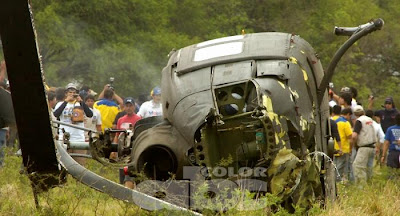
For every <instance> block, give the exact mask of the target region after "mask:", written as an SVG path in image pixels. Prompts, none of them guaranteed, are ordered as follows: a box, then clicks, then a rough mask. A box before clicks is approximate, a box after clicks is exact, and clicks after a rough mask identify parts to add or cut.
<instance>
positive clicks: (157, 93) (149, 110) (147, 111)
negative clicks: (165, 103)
mask: <svg viewBox="0 0 400 216" xmlns="http://www.w3.org/2000/svg"><path fill="white" fill-rule="evenodd" d="M151 97H152V98H153V99H152V100H150V101H146V102H144V103H143V104H142V106H140V109H139V112H138V115H139V116H141V117H142V118H148V117H152V116H162V114H163V113H162V106H161V89H160V88H159V87H155V88H154V89H153V90H152V91H151Z"/></svg>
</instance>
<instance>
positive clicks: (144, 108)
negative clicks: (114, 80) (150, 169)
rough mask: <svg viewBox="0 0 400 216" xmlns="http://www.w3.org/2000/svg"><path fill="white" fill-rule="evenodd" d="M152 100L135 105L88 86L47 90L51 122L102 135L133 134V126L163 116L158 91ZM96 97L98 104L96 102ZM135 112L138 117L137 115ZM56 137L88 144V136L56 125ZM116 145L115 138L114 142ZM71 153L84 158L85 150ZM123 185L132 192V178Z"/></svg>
mask: <svg viewBox="0 0 400 216" xmlns="http://www.w3.org/2000/svg"><path fill="white" fill-rule="evenodd" d="M150 96H151V100H149V101H146V102H144V103H138V102H136V101H135V99H134V98H133V97H125V98H124V99H123V98H122V97H120V96H119V95H118V94H117V93H116V92H115V90H114V88H113V87H112V86H111V85H109V84H107V85H105V86H104V88H103V90H102V91H101V93H100V94H99V95H98V96H97V93H96V92H95V91H93V90H92V89H90V88H89V87H87V86H83V87H82V88H80V89H79V88H78V87H77V86H76V85H75V84H73V83H69V84H68V85H67V86H66V87H65V88H49V89H48V90H47V97H48V104H49V109H50V110H51V114H52V118H53V119H58V120H59V121H61V122H65V123H69V124H74V125H77V126H81V127H85V128H89V129H92V130H94V131H98V132H104V130H105V129H107V128H110V129H118V130H121V129H130V130H133V129H134V127H135V124H136V122H138V121H139V120H140V119H142V118H149V117H153V116H162V106H161V89H160V88H159V87H155V88H153V89H152V91H151V93H150ZM96 97H97V100H96ZM136 111H137V114H136ZM58 128H59V129H58V131H54V134H57V137H58V140H64V139H65V137H64V134H65V132H68V134H69V137H68V139H69V141H73V142H87V141H89V132H85V131H83V130H80V129H76V128H73V127H69V126H66V125H59V127H58ZM113 142H114V143H117V142H118V134H117V135H116V136H115V137H114V138H113ZM69 151H70V153H76V154H75V155H79V154H87V151H86V150H69ZM116 154H117V153H116V152H113V153H111V155H110V158H111V159H115V158H116V157H117V155H116ZM74 159H75V160H76V161H77V162H78V163H80V164H82V165H83V164H85V158H82V157H79V156H78V157H74ZM124 185H125V186H127V187H129V188H133V187H134V183H133V181H132V179H131V178H129V177H125V179H124Z"/></svg>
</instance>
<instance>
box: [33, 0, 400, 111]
mask: <svg viewBox="0 0 400 216" xmlns="http://www.w3.org/2000/svg"><path fill="white" fill-rule="evenodd" d="M32 4H33V9H34V18H35V23H36V28H37V32H38V36H39V43H40V49H41V54H42V56H43V63H44V69H45V75H46V80H47V82H48V83H49V84H50V85H51V86H64V85H65V84H66V83H68V82H71V81H78V82H80V83H82V84H83V83H84V84H87V85H89V86H91V87H92V88H93V89H95V90H100V89H102V86H103V85H104V84H106V83H107V81H108V78H109V77H111V76H112V77H115V85H116V86H117V92H118V93H119V94H120V95H122V96H128V95H129V96H137V95H140V94H143V93H144V94H147V93H148V92H149V90H150V89H151V88H152V87H153V86H155V85H159V84H160V80H161V78H160V71H161V69H162V68H163V67H164V65H165V64H166V62H167V60H168V58H167V54H168V53H169V52H170V51H171V50H172V49H174V48H176V49H179V48H182V47H184V46H188V45H190V44H194V43H197V42H200V41H204V40H209V39H214V38H217V37H222V36H229V35H236V34H240V33H241V31H242V29H243V30H245V32H246V33H251V32H262V31H279V32H290V33H295V34H299V35H300V36H302V37H303V38H305V39H306V40H307V41H309V42H310V44H312V46H313V47H314V49H315V50H316V51H317V52H318V53H319V56H320V57H321V61H322V63H323V64H324V67H325V68H327V66H328V64H329V61H330V59H331V57H332V56H333V54H334V53H335V51H336V50H337V49H338V48H339V46H340V45H341V44H342V43H343V42H344V40H345V38H339V37H336V36H334V35H333V34H332V28H333V26H335V25H336V26H355V25H359V24H362V23H365V22H366V21H368V20H370V19H372V18H377V17H381V18H383V19H384V20H385V21H386V25H385V27H384V29H383V30H382V31H380V32H375V33H374V35H373V36H370V37H366V38H364V39H362V40H361V41H360V42H358V43H357V44H355V45H354V46H353V47H352V48H351V51H350V52H348V53H347V54H346V55H345V56H344V58H343V59H342V61H341V62H340V63H339V65H338V67H337V69H336V74H335V76H334V77H333V81H334V83H335V86H336V87H337V89H336V90H339V89H340V88H341V87H342V86H354V87H356V88H357V89H358V90H359V98H358V99H359V101H361V102H363V103H365V104H366V103H367V100H366V99H367V97H368V95H370V94H373V95H374V96H375V98H377V99H376V101H377V103H376V104H375V108H378V107H379V105H380V104H379V103H380V102H382V101H383V98H385V97H386V96H388V95H391V96H394V97H395V100H399V99H400V97H397V96H396V94H395V93H396V91H395V89H396V88H398V86H399V85H400V80H399V77H398V76H399V72H398V70H399V69H398V68H399V67H400V65H399V63H398V62H400V61H399V58H400V57H399V56H400V55H399V53H398V52H399V46H400V40H398V39H397V37H396V35H397V34H396V33H397V32H398V31H399V30H400V24H398V22H395V20H398V19H399V14H398V10H399V9H400V3H398V2H397V1H383V0H369V1H361V0H353V1H346V0H323V1H317V0H311V1H305V0H300V1H290V0H268V1H267V0H251V1H245V0H226V1H218V0H204V1H193V0H175V1H170V0H158V1H154V0H147V1H143V0H127V1H123V0H87V1H80V0H68V1H49V0H35V1H33V2H32Z"/></svg>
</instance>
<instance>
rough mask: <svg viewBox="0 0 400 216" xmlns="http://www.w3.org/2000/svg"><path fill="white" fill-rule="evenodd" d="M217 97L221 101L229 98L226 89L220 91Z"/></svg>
mask: <svg viewBox="0 0 400 216" xmlns="http://www.w3.org/2000/svg"><path fill="white" fill-rule="evenodd" d="M217 97H218V100H219V101H226V100H228V93H226V91H220V92H218V95H217Z"/></svg>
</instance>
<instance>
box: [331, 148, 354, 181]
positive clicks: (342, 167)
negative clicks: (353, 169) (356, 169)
mask: <svg viewBox="0 0 400 216" xmlns="http://www.w3.org/2000/svg"><path fill="white" fill-rule="evenodd" d="M333 161H334V163H335V166H336V168H337V171H338V172H339V175H340V178H339V177H337V178H336V181H342V180H343V179H349V178H350V177H349V173H350V172H349V163H350V154H349V153H344V154H343V155H341V156H335V157H334V158H333Z"/></svg>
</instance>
